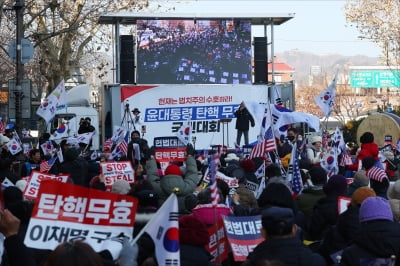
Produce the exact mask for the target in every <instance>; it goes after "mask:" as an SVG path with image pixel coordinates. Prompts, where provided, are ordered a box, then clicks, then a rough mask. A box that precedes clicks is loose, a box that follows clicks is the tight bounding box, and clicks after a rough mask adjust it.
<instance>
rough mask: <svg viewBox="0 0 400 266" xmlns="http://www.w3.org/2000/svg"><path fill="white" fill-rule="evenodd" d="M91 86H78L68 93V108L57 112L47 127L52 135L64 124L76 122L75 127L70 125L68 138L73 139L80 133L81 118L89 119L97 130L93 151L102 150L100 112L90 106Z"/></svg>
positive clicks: (93, 141)
mask: <svg viewBox="0 0 400 266" xmlns="http://www.w3.org/2000/svg"><path fill="white" fill-rule="evenodd" d="M89 93H90V86H89V85H87V84H84V85H78V86H76V87H74V88H72V89H71V90H69V91H68V92H67V95H66V103H67V108H64V109H61V110H57V112H56V115H55V117H54V119H53V120H52V122H51V123H49V125H48V127H47V132H48V133H50V134H52V133H53V132H54V131H55V130H57V129H58V128H59V127H60V126H61V125H62V124H64V123H66V122H68V121H70V120H71V119H73V118H75V119H73V120H72V121H74V124H73V125H69V128H70V129H73V130H70V133H69V134H68V136H70V137H72V136H73V135H74V134H76V133H77V132H78V129H79V121H80V120H81V118H83V119H85V118H86V117H89V118H90V120H91V125H92V126H93V127H94V128H95V134H94V136H93V139H92V146H91V148H90V149H91V150H99V149H100V136H99V135H100V130H99V113H98V111H97V110H96V109H95V108H93V107H92V106H91V105H90V98H89ZM55 141H56V142H58V143H59V142H61V139H60V140H55Z"/></svg>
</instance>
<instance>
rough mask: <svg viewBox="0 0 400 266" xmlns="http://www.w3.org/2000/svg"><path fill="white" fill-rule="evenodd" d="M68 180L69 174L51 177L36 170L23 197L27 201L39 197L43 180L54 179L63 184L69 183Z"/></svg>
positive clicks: (29, 179)
mask: <svg viewBox="0 0 400 266" xmlns="http://www.w3.org/2000/svg"><path fill="white" fill-rule="evenodd" d="M68 178H69V174H63V175H51V174H46V173H42V172H39V171H35V170H34V171H32V173H31V175H30V176H29V178H28V181H27V184H26V187H25V189H24V193H23V195H24V197H25V198H27V199H31V200H34V199H36V197H37V195H38V192H39V189H40V184H41V183H42V181H43V180H47V179H52V180H56V181H59V182H62V183H67V182H68Z"/></svg>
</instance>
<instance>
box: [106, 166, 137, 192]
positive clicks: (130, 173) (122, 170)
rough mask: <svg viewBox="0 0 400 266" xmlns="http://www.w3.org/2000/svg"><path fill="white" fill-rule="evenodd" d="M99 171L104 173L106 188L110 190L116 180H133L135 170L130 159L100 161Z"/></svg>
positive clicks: (131, 181) (132, 181)
mask: <svg viewBox="0 0 400 266" xmlns="http://www.w3.org/2000/svg"><path fill="white" fill-rule="evenodd" d="M100 171H101V173H102V174H103V175H104V183H105V185H106V188H107V189H108V190H110V191H111V187H112V185H113V184H114V182H115V181H117V180H125V181H128V183H134V182H135V170H134V169H133V167H132V164H131V162H130V161H123V162H102V163H100Z"/></svg>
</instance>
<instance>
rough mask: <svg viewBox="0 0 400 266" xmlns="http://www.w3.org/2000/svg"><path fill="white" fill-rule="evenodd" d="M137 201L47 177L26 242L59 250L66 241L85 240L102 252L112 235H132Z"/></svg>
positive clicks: (41, 188)
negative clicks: (58, 247)
mask: <svg viewBox="0 0 400 266" xmlns="http://www.w3.org/2000/svg"><path fill="white" fill-rule="evenodd" d="M137 202H138V201H137V199H136V198H133V197H130V196H125V195H119V194H115V193H110V192H104V191H100V190H95V189H89V188H85V187H82V186H77V185H73V184H64V183H61V182H58V181H54V180H44V181H42V183H41V185H40V190H39V194H38V197H37V199H36V201H35V206H34V208H33V212H32V216H31V219H30V221H29V225H28V229H27V233H26V235H25V240H24V243H25V245H26V246H28V247H32V248H37V249H55V248H56V247H57V246H58V245H59V244H60V243H63V242H65V241H73V240H82V241H84V242H86V243H88V244H89V245H91V246H92V247H93V249H94V250H95V251H97V252H99V251H102V250H104V247H103V244H104V242H105V241H106V240H108V239H110V238H112V237H117V236H122V235H123V236H126V237H129V238H131V237H132V233H133V225H134V222H135V214H136V209H137Z"/></svg>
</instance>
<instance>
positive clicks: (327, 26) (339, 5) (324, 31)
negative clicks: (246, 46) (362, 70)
mask: <svg viewBox="0 0 400 266" xmlns="http://www.w3.org/2000/svg"><path fill="white" fill-rule="evenodd" d="M159 2H160V4H161V5H162V6H164V7H166V6H174V7H175V12H189V13H193V12H199V13H204V12H210V13H218V12H221V13H228V14H229V13H239V12H244V13H250V14H251V13H257V14H259V13H260V12H265V14H276V13H278V14H282V13H285V14H287V13H295V17H294V18H293V19H291V20H289V21H287V22H286V23H284V24H282V25H280V26H275V28H274V33H275V53H278V52H283V51H288V50H293V49H298V50H301V51H306V52H312V53H318V54H326V53H328V54H332V53H337V54H340V55H349V56H350V55H366V56H371V57H376V56H379V54H380V51H379V48H378V47H377V45H375V44H374V43H371V42H369V41H366V40H359V39H358V36H359V33H358V32H357V31H356V29H355V28H353V27H350V26H346V21H345V18H344V11H343V5H344V4H345V2H346V1H345V0H310V1H303V0H292V1H289V0H251V1H240V0H221V1H217V0H215V1H208V0H197V1H193V0H192V1H169V0H161V1H159ZM253 32H254V34H253V35H254V36H263V33H264V27H256V29H253Z"/></svg>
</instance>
